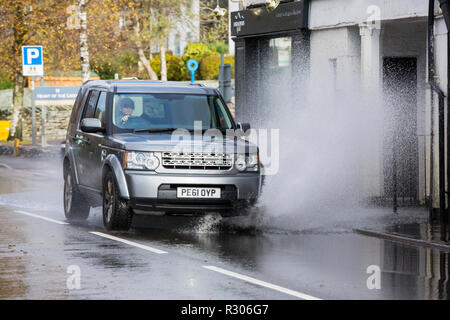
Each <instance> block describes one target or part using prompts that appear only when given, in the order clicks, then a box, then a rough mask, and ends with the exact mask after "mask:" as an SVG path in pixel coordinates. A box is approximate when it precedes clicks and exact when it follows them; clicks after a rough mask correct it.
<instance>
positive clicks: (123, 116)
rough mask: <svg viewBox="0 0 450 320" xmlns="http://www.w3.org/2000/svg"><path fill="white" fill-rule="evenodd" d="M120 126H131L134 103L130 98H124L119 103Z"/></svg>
mask: <svg viewBox="0 0 450 320" xmlns="http://www.w3.org/2000/svg"><path fill="white" fill-rule="evenodd" d="M119 109H120V114H119V124H120V125H121V126H126V125H127V124H129V120H130V118H131V115H132V114H133V112H134V102H133V100H131V99H130V98H122V99H120V102H119Z"/></svg>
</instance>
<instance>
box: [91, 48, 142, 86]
mask: <svg viewBox="0 0 450 320" xmlns="http://www.w3.org/2000/svg"><path fill="white" fill-rule="evenodd" d="M138 61H139V58H138V56H137V54H136V53H134V52H132V51H123V52H121V53H120V55H119V56H101V57H100V58H94V59H92V61H91V69H92V70H93V71H94V72H95V73H97V74H98V75H99V77H100V79H102V80H109V79H114V75H115V74H116V73H117V74H119V77H120V78H123V77H135V76H137V75H138V74H137V73H138Z"/></svg>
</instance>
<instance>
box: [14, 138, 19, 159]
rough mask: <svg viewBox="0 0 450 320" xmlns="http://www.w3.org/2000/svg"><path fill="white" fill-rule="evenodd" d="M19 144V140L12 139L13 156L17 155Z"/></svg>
mask: <svg viewBox="0 0 450 320" xmlns="http://www.w3.org/2000/svg"><path fill="white" fill-rule="evenodd" d="M19 145H20V140H19V139H14V157H18V156H19Z"/></svg>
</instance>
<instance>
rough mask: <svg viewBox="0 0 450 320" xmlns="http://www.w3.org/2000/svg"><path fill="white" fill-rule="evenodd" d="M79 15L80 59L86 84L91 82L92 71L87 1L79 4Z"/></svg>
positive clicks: (82, 78)
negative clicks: (90, 65)
mask: <svg viewBox="0 0 450 320" xmlns="http://www.w3.org/2000/svg"><path fill="white" fill-rule="evenodd" d="M78 7H79V9H80V10H79V15H80V38H79V45H80V59H81V81H82V83H85V82H87V81H88V80H89V77H90V70H89V68H90V67H89V48H88V37H87V16H86V2H85V0H80V1H79V3H78Z"/></svg>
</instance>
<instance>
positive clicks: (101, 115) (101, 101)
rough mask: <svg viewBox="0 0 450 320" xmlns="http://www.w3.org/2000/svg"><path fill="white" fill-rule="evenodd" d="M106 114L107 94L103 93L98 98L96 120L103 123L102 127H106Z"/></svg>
mask: <svg viewBox="0 0 450 320" xmlns="http://www.w3.org/2000/svg"><path fill="white" fill-rule="evenodd" d="M105 112H106V92H101V93H100V97H99V98H98V102H97V108H96V109H95V118H97V119H98V120H100V121H101V123H102V127H105Z"/></svg>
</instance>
